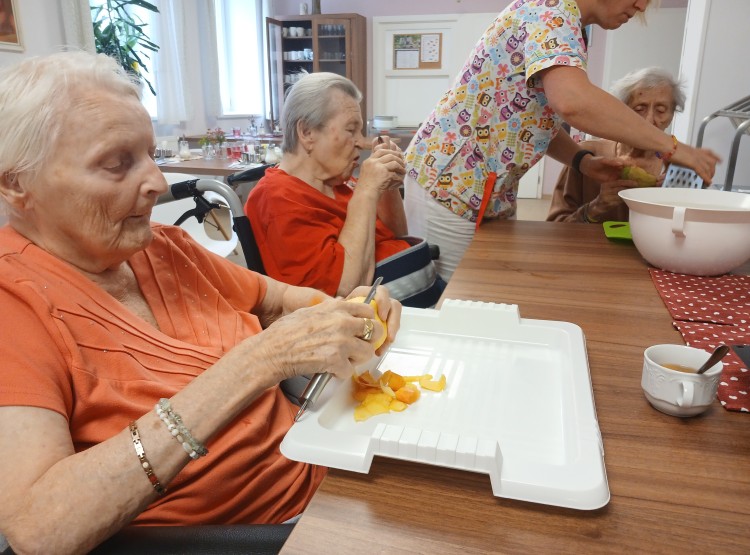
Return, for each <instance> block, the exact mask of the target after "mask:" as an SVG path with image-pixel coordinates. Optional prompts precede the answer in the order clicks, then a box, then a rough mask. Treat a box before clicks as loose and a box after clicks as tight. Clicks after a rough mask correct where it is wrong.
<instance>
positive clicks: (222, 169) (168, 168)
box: [159, 158, 260, 177]
mask: <svg viewBox="0 0 750 555" xmlns="http://www.w3.org/2000/svg"><path fill="white" fill-rule="evenodd" d="M235 162H236V160H229V159H219V158H214V159H213V160H205V159H203V158H197V159H195V160H186V161H184V162H174V163H168V164H160V165H159V168H160V169H161V171H163V172H165V173H166V172H178V173H191V174H193V175H217V176H221V177H226V176H228V175H232V174H233V173H238V172H241V171H244V170H247V169H250V168H252V167H257V166H260V164H257V165H256V166H253V165H250V166H245V167H242V168H237V167H234V168H232V167H230V166H231V165H232V164H233V163H235Z"/></svg>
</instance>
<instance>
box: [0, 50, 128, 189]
mask: <svg viewBox="0 0 750 555" xmlns="http://www.w3.org/2000/svg"><path fill="white" fill-rule="evenodd" d="M92 88H93V89H103V90H109V91H113V92H117V93H119V94H122V95H123V96H132V97H135V98H138V99H140V97H141V86H140V84H139V83H138V82H137V79H136V78H134V77H132V76H131V75H129V74H128V73H126V72H125V71H124V70H123V69H122V68H121V67H120V65H119V64H118V63H117V62H116V61H115V60H113V59H112V58H110V57H108V56H105V55H104V54H91V53H88V52H83V51H71V52H59V53H56V54H51V55H48V56H36V57H32V58H26V59H25V60H23V61H22V62H20V63H19V64H17V65H13V66H8V67H5V68H3V69H2V70H0V121H1V122H2V125H0V177H2V176H6V175H9V174H13V175H16V174H19V173H23V172H28V173H29V174H31V175H34V174H35V173H36V172H37V171H39V170H40V169H41V167H42V165H43V164H44V162H45V161H46V159H47V158H48V156H49V155H50V154H51V153H52V150H53V148H54V145H55V143H56V142H57V140H58V138H59V137H60V134H61V133H62V132H64V130H63V129H61V128H60V125H61V123H60V122H61V120H62V118H61V117H60V115H61V114H62V113H64V112H65V111H66V110H70V109H71V108H74V106H75V97H76V95H77V94H80V93H81V92H82V91H87V90H91V89H92Z"/></svg>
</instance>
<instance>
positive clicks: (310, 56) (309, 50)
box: [304, 48, 313, 60]
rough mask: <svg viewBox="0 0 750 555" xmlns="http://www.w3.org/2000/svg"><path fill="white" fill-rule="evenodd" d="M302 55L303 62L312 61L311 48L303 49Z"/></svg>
mask: <svg viewBox="0 0 750 555" xmlns="http://www.w3.org/2000/svg"><path fill="white" fill-rule="evenodd" d="M304 55H305V60H312V59H313V58H312V48H305V51H304Z"/></svg>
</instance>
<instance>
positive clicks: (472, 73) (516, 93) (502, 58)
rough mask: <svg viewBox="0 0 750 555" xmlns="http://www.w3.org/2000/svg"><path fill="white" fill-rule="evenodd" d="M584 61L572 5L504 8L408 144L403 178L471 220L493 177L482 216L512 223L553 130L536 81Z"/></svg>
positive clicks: (547, 0)
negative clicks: (524, 184) (523, 186)
mask: <svg viewBox="0 0 750 555" xmlns="http://www.w3.org/2000/svg"><path fill="white" fill-rule="evenodd" d="M586 57H587V52H586V44H585V42H584V39H583V33H582V27H581V13H580V11H579V10H578V6H577V5H576V3H575V2H574V1H573V0H517V1H516V2H513V3H512V4H511V5H510V6H508V7H507V8H506V9H505V10H503V12H501V13H500V15H499V16H498V17H497V19H495V21H494V22H493V23H492V24H491V25H490V27H489V28H488V29H487V31H486V32H485V33H484V35H482V38H481V39H480V40H479V42H478V43H477V45H476V46H475V47H474V50H473V51H472V53H471V55H470V56H469V59H468V60H467V62H466V65H464V67H463V69H462V70H461V72H460V73H459V75H458V76H457V77H456V81H455V83H454V85H453V87H452V88H451V89H450V90H449V91H448V92H447V94H446V95H445V96H443V98H441V99H440V101H439V102H438V104H437V106H436V107H435V109H434V110H433V112H432V113H431V114H430V116H429V117H428V118H427V120H425V122H424V123H422V126H421V127H420V129H419V131H418V132H417V133H416V135H415V136H414V138H413V139H412V141H411V144H410V145H409V147H408V148H407V150H406V164H407V171H408V175H409V176H410V177H411V178H413V179H414V180H416V181H417V183H419V184H420V185H421V186H422V187H424V188H425V189H427V190H428V191H429V193H430V195H431V196H432V197H433V198H434V199H435V200H437V201H438V202H440V203H441V204H442V205H443V206H445V207H447V208H449V209H450V210H451V211H453V212H454V213H455V214H458V215H459V216H461V217H463V218H466V219H467V220H470V221H476V220H477V218H478V216H479V212H480V206H481V204H482V199H483V195H484V194H485V183H487V181H488V177H489V176H490V174H491V173H494V174H495V175H496V181H495V183H494V187H493V188H492V190H491V191H487V194H488V195H489V198H488V199H487V200H486V209H485V211H484V217H485V218H490V217H495V218H497V217H505V218H507V217H511V216H513V215H514V214H515V211H516V194H517V191H518V182H519V179H520V178H521V176H523V174H524V173H526V171H527V170H528V169H529V168H530V167H531V166H533V165H534V164H535V163H537V162H538V161H539V159H541V158H542V156H544V153H545V152H546V151H547V148H548V147H549V144H550V141H551V140H552V139H553V138H554V137H555V135H556V134H557V132H558V130H559V129H560V126H561V124H562V120H561V119H560V117H559V116H557V115H556V114H555V113H554V112H553V111H552V108H551V107H550V106H549V105H548V103H547V97H546V96H545V94H544V89H543V88H542V82H541V79H539V77H538V75H537V74H538V73H539V72H540V71H541V70H543V69H546V68H548V67H552V66H556V65H569V66H576V67H580V68H581V69H583V70H584V71H585V69H586ZM491 181H492V180H490V185H491Z"/></svg>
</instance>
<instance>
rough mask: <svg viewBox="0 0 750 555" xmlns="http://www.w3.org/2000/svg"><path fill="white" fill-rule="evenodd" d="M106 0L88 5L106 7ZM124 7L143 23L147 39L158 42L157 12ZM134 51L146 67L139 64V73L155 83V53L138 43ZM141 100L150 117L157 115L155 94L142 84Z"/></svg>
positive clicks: (91, 0) (94, 0) (93, 1)
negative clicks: (140, 46) (139, 45)
mask: <svg viewBox="0 0 750 555" xmlns="http://www.w3.org/2000/svg"><path fill="white" fill-rule="evenodd" d="M106 4H107V0H89V6H90V7H92V8H102V7H106ZM124 9H125V10H126V11H127V13H128V14H129V15H130V16H131V17H132V18H133V19H134V20H135V21H136V22H138V23H139V24H140V23H142V24H145V27H144V32H145V33H146V35H147V36H148V39H149V40H150V41H151V42H154V43H156V44H159V36H158V25H157V23H158V22H157V20H156V17H158V14H156V13H154V12H152V11H150V10H147V9H145V8H142V7H140V6H138V5H136V4H133V5H130V6H124ZM135 51H136V53H137V54H138V57H139V58H140V59H141V60H143V62H144V63H145V64H146V67H144V66H140V68H139V71H140V73H141V75H142V76H143V77H144V78H145V79H146V80H148V81H149V82H150V83H151V84H152V85H154V84H155V82H156V81H155V79H154V63H155V58H156V55H157V53H154V52H151V51H150V50H146V49H143V48H138V45H137V44H136V48H135ZM142 102H143V105H144V107H145V108H146V110H147V111H148V113H149V115H150V116H151V117H152V118H156V116H157V108H156V96H155V95H154V94H153V93H152V92H151V90H150V89H149V88H148V86H146V85H145V84H144V86H143V98H142Z"/></svg>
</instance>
